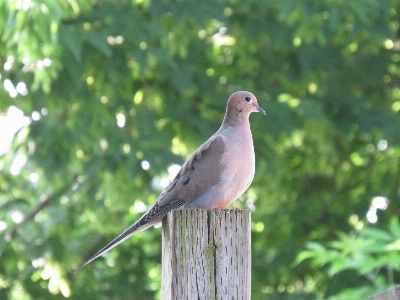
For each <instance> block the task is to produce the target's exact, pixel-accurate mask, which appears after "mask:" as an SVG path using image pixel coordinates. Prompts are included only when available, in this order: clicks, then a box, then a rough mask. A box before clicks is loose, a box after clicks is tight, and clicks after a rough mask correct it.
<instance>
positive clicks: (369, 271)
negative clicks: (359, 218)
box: [296, 217, 400, 300]
mask: <svg viewBox="0 0 400 300" xmlns="http://www.w3.org/2000/svg"><path fill="white" fill-rule="evenodd" d="M399 250H400V225H399V220H398V218H396V217H393V218H392V219H391V221H390V224H389V229H388V230H387V231H385V230H383V229H377V228H374V227H364V228H362V229H360V230H357V231H355V232H353V233H343V232H341V233H339V234H338V240H335V241H333V242H331V243H330V246H329V247H326V246H324V245H322V244H321V243H317V242H309V243H308V244H307V250H305V251H302V252H300V253H299V255H298V256H297V259H296V263H297V264H299V263H301V262H303V261H305V260H310V261H311V265H312V267H314V268H316V269H319V268H323V269H324V271H325V272H326V273H327V274H328V275H329V276H330V277H334V276H340V273H341V272H345V271H346V270H353V271H354V272H355V273H356V275H357V276H363V277H365V278H366V279H367V280H368V281H370V284H369V285H366V284H364V285H362V286H359V287H357V288H352V289H345V290H343V291H341V292H340V293H338V294H336V295H334V296H331V297H329V299H331V300H340V299H364V298H366V297H368V296H370V295H371V294H378V293H381V292H383V291H384V290H386V289H388V288H389V287H390V286H393V285H394V284H395V282H394V281H393V280H394V278H393V275H394V272H399V271H400V264H399V262H400V251H399Z"/></svg>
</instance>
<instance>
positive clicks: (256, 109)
mask: <svg viewBox="0 0 400 300" xmlns="http://www.w3.org/2000/svg"><path fill="white" fill-rule="evenodd" d="M254 108H255V111H258V112H260V113H262V114H263V115H266V113H265V110H263V109H262V108H261V107H259V106H258V105H254Z"/></svg>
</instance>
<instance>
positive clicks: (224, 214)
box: [161, 209, 251, 300]
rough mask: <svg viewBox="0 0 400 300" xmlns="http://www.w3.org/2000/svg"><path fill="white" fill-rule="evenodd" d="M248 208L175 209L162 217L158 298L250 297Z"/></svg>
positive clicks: (244, 298)
mask: <svg viewBox="0 0 400 300" xmlns="http://www.w3.org/2000/svg"><path fill="white" fill-rule="evenodd" d="M250 229H251V222H250V212H249V211H248V210H238V209H235V210H208V211H207V210H201V209H182V210H175V211H172V212H170V213H168V215H167V216H166V217H165V218H164V219H163V235H162V294H161V299H163V300H172V299H174V300H175V299H177V300H178V299H196V300H198V299H229V300H231V299H235V300H236V299H243V300H247V299H250V282H251V231H250Z"/></svg>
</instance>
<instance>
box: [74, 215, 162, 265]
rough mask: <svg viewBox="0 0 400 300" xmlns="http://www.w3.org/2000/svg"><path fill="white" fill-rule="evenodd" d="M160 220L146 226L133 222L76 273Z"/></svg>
mask: <svg viewBox="0 0 400 300" xmlns="http://www.w3.org/2000/svg"><path fill="white" fill-rule="evenodd" d="M161 219H162V218H159V219H156V220H153V221H151V222H148V223H146V224H141V222H140V221H141V220H138V221H137V222H135V223H134V224H132V225H131V226H129V227H128V228H127V229H125V230H124V232H122V233H121V234H120V235H119V236H117V237H116V238H115V239H113V240H112V241H111V242H110V243H108V244H107V245H106V246H105V247H104V248H102V249H101V250H99V251H98V252H97V253H96V254H95V255H93V256H92V257H91V258H89V260H87V261H86V262H85V263H84V264H83V265H81V266H80V267H79V268H78V269H77V270H76V271H75V273H76V272H78V271H79V270H80V269H82V268H83V267H84V266H86V265H87V264H89V263H91V262H92V261H94V260H95V259H96V258H98V257H100V256H101V255H103V254H104V253H107V252H108V251H110V250H111V249H112V248H114V247H115V246H117V245H119V244H120V243H122V242H123V241H125V240H126V239H128V238H129V237H131V236H132V235H134V234H135V233H137V232H140V231H142V230H145V229H147V228H149V227H151V226H153V225H155V224H157V223H159V222H160V221H161Z"/></svg>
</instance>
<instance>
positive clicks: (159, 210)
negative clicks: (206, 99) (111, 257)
mask: <svg viewBox="0 0 400 300" xmlns="http://www.w3.org/2000/svg"><path fill="white" fill-rule="evenodd" d="M252 112H261V113H263V114H264V115H265V111H264V110H263V109H262V108H261V107H259V106H258V103H257V99H256V97H255V96H254V95H253V94H252V93H250V92H244V91H239V92H236V93H234V94H232V95H231V96H230V98H229V100H228V104H227V107H226V114H225V117H224V120H223V122H222V125H221V127H220V128H219V129H218V131H217V132H216V133H215V134H214V135H212V136H211V137H210V138H209V139H208V140H207V141H206V142H205V143H204V144H203V145H201V146H200V147H199V148H198V149H197V150H196V151H195V152H194V153H193V154H192V155H191V156H190V157H189V159H188V160H187V161H186V162H185V163H184V164H183V166H182V168H181V169H180V170H179V172H178V174H177V175H176V176H175V178H174V179H173V180H172V182H171V183H170V184H169V185H168V186H167V187H166V188H165V190H164V191H163V192H162V193H161V194H160V196H159V197H158V198H157V201H156V203H155V204H154V205H153V206H152V207H151V208H150V209H149V211H147V212H146V213H145V214H144V215H143V216H142V217H141V218H140V219H139V220H138V221H136V222H135V223H134V224H133V225H131V226H130V227H129V228H128V229H126V230H125V231H124V232H122V233H121V234H120V235H119V236H117V237H116V238H115V239H114V240H112V241H111V242H110V243H109V244H108V245H106V246H105V247H104V248H103V249H101V250H100V251H98V252H97V253H96V254H95V255H93V256H92V257H91V258H90V259H89V260H88V261H87V262H85V263H84V264H83V265H81V266H80V267H79V269H78V270H77V271H79V270H80V269H81V268H83V267H84V266H86V265H87V264H88V263H90V262H92V261H93V260H95V259H96V258H98V257H99V256H101V255H102V254H104V253H106V252H108V251H109V250H111V249H112V248H114V247H115V246H117V245H118V244H119V243H122V242H123V241H125V240H126V239H127V238H129V237H130V236H132V235H133V234H135V233H137V232H139V231H142V230H145V229H147V228H149V227H151V226H153V225H157V224H159V223H160V222H161V220H162V219H163V217H164V216H165V215H166V214H167V213H168V212H169V211H171V210H174V209H181V208H200V209H223V208H226V207H227V206H229V204H231V203H232V202H233V201H235V200H236V199H237V198H239V197H240V196H241V195H242V194H243V193H244V192H245V191H246V190H247V188H248V187H249V185H250V183H251V182H252V180H253V177H254V172H255V159H254V147H253V138H252V135H251V131H250V123H249V116H250V113H252Z"/></svg>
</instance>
